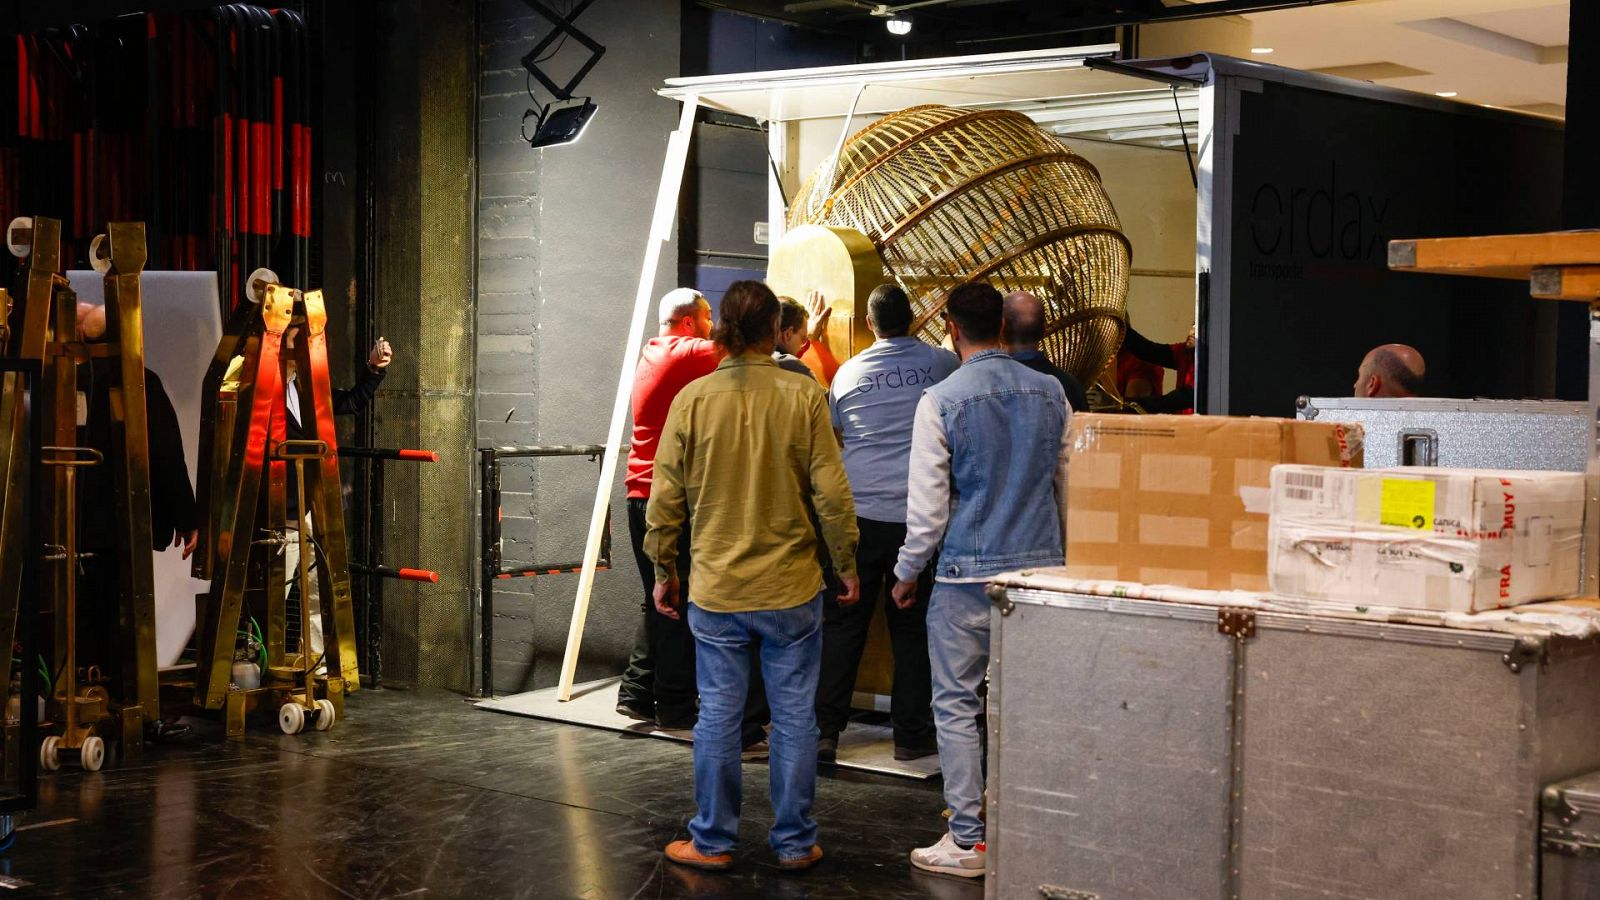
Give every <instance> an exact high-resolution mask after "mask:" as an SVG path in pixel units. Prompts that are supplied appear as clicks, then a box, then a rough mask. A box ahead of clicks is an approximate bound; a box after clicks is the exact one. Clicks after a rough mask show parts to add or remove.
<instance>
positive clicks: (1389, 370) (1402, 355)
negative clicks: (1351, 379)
mask: <svg viewBox="0 0 1600 900" xmlns="http://www.w3.org/2000/svg"><path fill="white" fill-rule="evenodd" d="M1427 373H1428V369H1427V366H1426V365H1425V364H1424V363H1423V361H1422V354H1421V353H1418V352H1417V349H1416V348H1415V347H1408V346H1406V345H1405V344H1384V345H1382V346H1381V347H1374V348H1372V350H1371V351H1369V352H1368V353H1367V355H1366V356H1365V357H1364V358H1363V359H1362V360H1361V368H1360V369H1359V370H1358V371H1357V372H1356V386H1355V392H1356V396H1357V397H1415V396H1417V394H1419V393H1420V392H1421V391H1422V379H1423V377H1424V376H1426V375H1427Z"/></svg>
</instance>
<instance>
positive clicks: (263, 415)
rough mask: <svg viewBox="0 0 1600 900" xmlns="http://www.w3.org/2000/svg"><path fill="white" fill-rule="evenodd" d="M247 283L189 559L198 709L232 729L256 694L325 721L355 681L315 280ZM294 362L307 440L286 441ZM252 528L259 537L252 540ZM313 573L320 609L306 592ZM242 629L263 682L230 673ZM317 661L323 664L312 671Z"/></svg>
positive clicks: (227, 355) (254, 279)
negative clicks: (292, 504) (291, 492)
mask: <svg viewBox="0 0 1600 900" xmlns="http://www.w3.org/2000/svg"><path fill="white" fill-rule="evenodd" d="M247 287H248V290H247V294H248V295H249V296H250V299H251V300H252V301H254V302H253V305H251V306H250V307H248V308H246V309H244V310H242V311H241V313H240V314H239V315H238V316H236V317H235V320H234V321H233V322H231V323H230V326H229V329H228V333H227V334H225V335H224V336H223V339H222V342H221V344H220V345H219V346H218V348H217V353H216V355H215V356H214V357H213V360H212V365H211V369H210V371H208V373H207V380H206V394H205V397H206V401H205V402H206V404H207V408H206V409H205V411H204V413H203V415H202V426H201V463H202V469H201V471H202V473H203V474H202V478H201V482H202V483H201V490H200V496H201V503H202V508H203V509H204V510H205V512H206V515H207V524H206V527H205V528H203V529H202V531H201V535H202V538H201V547H200V549H199V551H197V554H196V561H195V566H194V574H195V575H196V576H197V577H201V578H206V579H208V580H210V582H211V589H210V591H208V592H207V593H206V594H203V595H201V596H200V597H199V598H197V601H198V610H197V612H198V620H197V621H198V627H197V633H198V635H199V641H198V658H197V661H196V668H195V674H194V681H193V685H192V689H193V701H194V704H195V705H196V706H198V707H200V708H202V709H212V710H215V709H223V710H225V718H226V722H227V732H228V735H229V736H230V737H241V736H242V735H243V734H244V727H245V719H246V715H247V714H248V713H249V712H250V711H251V710H252V709H254V708H256V707H258V706H261V705H262V703H263V701H264V700H272V701H274V702H277V703H279V704H281V705H280V706H279V708H278V722H279V726H280V727H281V728H282V729H283V730H284V731H285V732H286V733H289V734H294V733H298V732H300V731H303V730H304V728H305V726H306V725H307V724H310V725H312V726H313V727H315V728H316V729H317V730H326V729H328V728H330V727H332V725H333V723H334V722H335V721H336V720H337V719H338V718H339V717H341V716H342V714H343V705H344V695H345V694H346V693H347V692H353V691H355V690H357V689H358V688H359V686H360V672H359V670H358V668H357V663H356V650H355V623H354V614H353V610H352V604H351V596H350V566H349V552H348V548H347V546H346V537H345V529H344V509H343V505H342V498H341V496H340V481H339V457H338V448H337V441H336V439H335V436H334V425H333V389H332V386H331V382H330V379H329V375H328V358H327V344H326V337H325V329H326V326H327V310H326V308H325V306H324V305H323V300H322V292H321V291H306V292H304V293H302V292H301V291H298V290H295V289H293V288H289V287H286V286H284V285H281V284H278V283H277V277H276V276H275V275H273V274H272V273H271V272H269V271H266V270H258V271H257V272H256V273H253V274H252V276H251V278H250V279H249V281H248V282H247ZM291 325H296V326H299V329H300V332H301V335H302V336H301V338H300V340H298V341H297V342H295V343H294V344H293V345H292V346H290V345H288V344H286V342H285V340H284V336H285V332H286V331H288V329H289V328H290V327H291ZM291 362H292V363H293V364H294V368H295V371H296V372H297V375H296V377H297V378H298V379H300V384H302V385H303V386H304V387H305V388H306V389H302V390H300V391H299V397H300V398H301V401H302V406H301V408H302V410H304V412H303V413H302V422H303V428H302V430H303V431H304V432H305V433H306V434H307V438H306V439H305V440H293V441H291V440H287V439H286V416H287V413H286V411H285V401H286V390H287V389H288V387H287V386H288V371H289V368H288V367H289V364H290V363H291ZM290 466H292V467H293V471H294V478H295V485H296V487H297V488H298V489H299V490H298V493H297V494H296V497H297V498H298V512H297V515H296V517H295V522H294V524H295V525H296V526H297V527H295V528H291V527H290V520H289V516H288V514H287V501H286V494H287V484H286V480H287V477H288V468H289V467H290ZM291 531H293V532H294V533H293V534H290V532H291ZM258 535H262V536H263V537H260V538H253V536H258ZM291 540H292V541H294V542H296V543H297V545H298V546H299V549H300V550H301V554H300V565H299V571H298V572H296V573H295V574H294V578H295V579H296V581H297V583H298V585H299V588H300V597H301V604H300V607H301V608H300V623H299V624H300V629H299V631H300V635H299V645H298V647H297V648H296V649H297V651H298V652H297V653H296V654H294V655H293V656H291V655H290V654H289V652H288V648H287V646H286V644H287V634H288V627H287V626H288V621H287V600H286V594H287V592H286V590H285V589H286V587H287V579H286V573H285V572H284V563H283V556H282V553H281V552H279V551H281V549H282V548H283V547H284V546H285V545H286V544H287V543H288V542H289V541H291ZM313 552H314V554H315V555H314V556H313ZM313 559H315V560H316V565H315V568H314V569H313V565H312V560H313ZM312 578H316V582H315V584H316V585H317V588H318V589H317V591H316V592H315V594H316V596H317V597H318V598H319V604H318V605H319V606H320V607H321V608H320V609H313V608H312V604H311V602H310V601H309V598H310V597H311V596H312V595H313V592H312V591H311V590H310V587H311V585H312V584H313V582H312V580H311V579H312ZM258 615H259V618H260V621H264V622H265V623H266V627H265V629H264V630H263V629H259V628H258V627H252V629H251V630H249V631H245V630H244V629H243V628H242V625H241V623H243V622H245V621H250V622H254V621H256V619H257V616H258ZM313 615H318V616H321V617H322V623H323V629H322V632H323V635H324V639H325V648H324V650H323V654H322V656H321V657H320V658H319V659H313V658H312V651H311V648H310V647H309V643H308V642H309V637H310V635H311V631H312V629H311V624H312V622H311V617H312V616H313ZM242 634H243V635H253V637H248V638H247V645H248V643H249V642H250V641H251V640H254V641H256V642H259V643H260V644H261V645H262V652H261V654H259V656H260V657H264V658H263V659H262V661H261V664H260V665H259V667H257V671H258V673H259V681H255V679H252V678H245V679H244V682H245V683H241V682H240V679H239V678H238V677H236V672H235V662H236V661H237V660H238V657H239V638H240V636H241V635H242ZM252 655H255V654H252ZM323 662H325V663H326V675H318V674H317V671H318V669H319V668H322V667H321V666H320V665H319V663H323ZM251 665H253V664H248V663H247V664H245V668H246V669H247V670H248V669H249V668H250V667H251ZM251 682H255V683H251Z"/></svg>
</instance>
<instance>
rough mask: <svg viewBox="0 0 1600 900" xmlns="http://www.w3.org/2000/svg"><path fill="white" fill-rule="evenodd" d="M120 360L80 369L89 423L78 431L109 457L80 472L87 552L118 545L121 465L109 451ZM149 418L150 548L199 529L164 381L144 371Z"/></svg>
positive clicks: (99, 361)
mask: <svg viewBox="0 0 1600 900" xmlns="http://www.w3.org/2000/svg"><path fill="white" fill-rule="evenodd" d="M117 364H118V363H117V360H114V359H95V360H92V361H90V362H87V363H80V364H79V365H78V390H79V391H81V392H82V393H83V394H84V397H85V399H86V401H87V403H88V415H87V417H86V419H85V423H84V425H83V426H82V427H80V428H79V429H78V440H79V443H80V444H81V445H82V446H85V447H93V448H94V449H96V450H99V451H100V452H101V453H103V454H105V462H103V463H101V464H100V465H98V466H88V467H85V468H82V469H79V470H78V522H79V529H78V534H79V538H78V539H79V541H80V542H81V543H82V544H83V546H84V548H85V549H97V550H109V549H111V548H113V547H115V546H116V538H115V535H116V530H115V517H114V515H113V514H112V509H113V508H112V506H111V504H110V502H109V501H110V500H111V498H112V497H114V496H115V491H116V486H117V477H116V469H115V466H117V465H118V464H119V461H118V460H117V459H115V458H114V457H113V455H112V452H111V391H110V385H111V379H112V375H113V374H114V369H113V367H114V366H116V365H117ZM144 402H145V416H146V422H147V425H148V428H149V447H150V539H151V540H150V542H151V544H152V549H155V550H164V549H166V548H167V547H170V546H172V541H173V536H174V535H175V534H188V533H189V532H190V531H193V530H194V529H196V528H198V527H200V517H199V512H198V510H196V508H195V502H194V486H193V485H191V484H190V483H189V465H188V463H187V462H186V461H185V460H184V456H183V431H182V430H181V428H180V426H179V424H178V413H177V411H176V410H174V409H173V408H172V400H171V398H169V397H168V396H167V389H166V388H165V387H164V386H163V385H162V384H161V378H160V376H158V375H156V373H154V372H152V371H150V370H149V369H145V370H144Z"/></svg>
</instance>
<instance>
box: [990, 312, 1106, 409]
mask: <svg viewBox="0 0 1600 900" xmlns="http://www.w3.org/2000/svg"><path fill="white" fill-rule="evenodd" d="M1002 315H1003V318H1002V320H1001V329H1002V330H1001V332H1000V338H1001V340H1003V341H1005V348H1006V352H1007V353H1009V354H1011V358H1012V359H1014V360H1016V361H1017V362H1019V363H1022V364H1023V365H1025V366H1027V367H1028V368H1030V369H1032V370H1034V371H1035V372H1041V373H1043V374H1045V375H1049V376H1050V377H1051V378H1054V379H1055V380H1056V381H1059V382H1061V389H1062V390H1063V391H1065V392H1066V395H1067V406H1068V407H1069V408H1070V409H1071V410H1072V411H1073V412H1088V411H1089V395H1088V394H1087V393H1086V392H1085V391H1084V389H1083V385H1082V384H1079V383H1078V379H1076V378H1074V377H1072V373H1071V372H1068V371H1067V370H1065V369H1062V368H1061V367H1059V366H1057V365H1056V364H1055V363H1053V362H1051V361H1050V360H1049V358H1048V357H1046V356H1045V355H1044V351H1043V350H1040V349H1039V344H1040V343H1041V342H1043V341H1044V304H1043V303H1042V302H1040V300H1039V298H1038V297H1035V296H1034V295H1032V294H1030V293H1028V292H1027V291H1012V292H1011V293H1009V294H1007V295H1006V298H1005V306H1004V307H1002Z"/></svg>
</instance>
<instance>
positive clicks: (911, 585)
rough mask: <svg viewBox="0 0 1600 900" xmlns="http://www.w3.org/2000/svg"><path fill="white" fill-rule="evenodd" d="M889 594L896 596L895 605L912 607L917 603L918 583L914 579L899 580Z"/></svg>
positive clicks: (902, 607) (904, 607)
mask: <svg viewBox="0 0 1600 900" xmlns="http://www.w3.org/2000/svg"><path fill="white" fill-rule="evenodd" d="M889 596H891V597H893V598H894V605H895V606H898V607H899V608H901V609H910V608H911V607H913V606H916V605H917V583H916V581H915V580H913V581H897V582H895V585H894V590H892V591H890V593H889Z"/></svg>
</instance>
